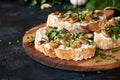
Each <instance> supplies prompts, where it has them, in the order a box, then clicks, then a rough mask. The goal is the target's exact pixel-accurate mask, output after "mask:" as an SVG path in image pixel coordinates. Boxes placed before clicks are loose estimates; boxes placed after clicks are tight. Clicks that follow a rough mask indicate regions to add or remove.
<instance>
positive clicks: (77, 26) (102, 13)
mask: <svg viewBox="0 0 120 80" xmlns="http://www.w3.org/2000/svg"><path fill="white" fill-rule="evenodd" d="M113 15H114V10H91V9H86V10H83V11H79V12H77V13H75V12H71V11H68V12H66V13H62V12H54V13H51V14H50V15H48V18H47V26H52V27H59V26H62V27H64V28H65V29H67V30H69V31H71V32H78V33H79V32H89V31H94V30H96V29H93V28H92V29H91V25H92V26H93V25H94V28H97V27H98V24H99V22H101V21H102V20H104V19H110V18H111V17H112V16H113ZM97 30H98V29H97Z"/></svg>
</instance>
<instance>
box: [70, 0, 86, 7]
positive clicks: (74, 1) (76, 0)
mask: <svg viewBox="0 0 120 80" xmlns="http://www.w3.org/2000/svg"><path fill="white" fill-rule="evenodd" d="M70 2H71V4H73V5H75V6H82V5H84V4H85V3H86V2H87V0H70Z"/></svg>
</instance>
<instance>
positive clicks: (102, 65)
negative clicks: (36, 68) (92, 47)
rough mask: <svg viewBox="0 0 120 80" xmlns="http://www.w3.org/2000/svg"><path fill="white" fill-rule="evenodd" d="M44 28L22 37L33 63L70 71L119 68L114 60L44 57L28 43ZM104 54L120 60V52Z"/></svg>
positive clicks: (117, 62)
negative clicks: (77, 59)
mask: <svg viewBox="0 0 120 80" xmlns="http://www.w3.org/2000/svg"><path fill="white" fill-rule="evenodd" d="M44 26H45V24H41V25H38V26H35V27H33V28H31V29H30V30H28V31H26V33H25V35H24V36H23V47H24V49H25V51H26V53H27V55H28V56H30V57H31V58H32V59H34V60H35V61H37V62H39V63H41V64H43V65H46V66H50V67H53V68H58V69H63V70H70V71H97V70H110V69H115V68H119V67H120V61H116V60H115V59H111V60H107V59H102V58H100V57H97V56H95V57H93V58H91V59H88V60H82V61H73V60H61V59H59V58H50V57H47V56H45V55H44V54H43V53H42V52H39V51H37V50H36V49H35V48H34V44H30V43H29V42H30V41H31V38H30V37H31V36H35V32H36V30H37V29H39V28H41V27H44ZM105 52H107V53H110V54H112V55H113V56H115V57H116V58H117V59H120V50H119V51H117V52H115V53H114V54H113V53H112V52H111V50H108V51H105Z"/></svg>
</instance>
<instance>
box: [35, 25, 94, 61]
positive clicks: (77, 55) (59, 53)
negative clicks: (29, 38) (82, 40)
mask: <svg viewBox="0 0 120 80" xmlns="http://www.w3.org/2000/svg"><path fill="white" fill-rule="evenodd" d="M46 29H47V27H43V28H40V29H38V30H37V32H36V38H35V48H36V49H37V50H38V51H40V52H43V54H44V55H46V56H49V57H58V58H60V59H65V60H75V61H78V60H83V59H89V58H91V57H93V56H94V55H95V48H96V46H95V45H89V44H81V46H77V47H76V48H72V47H67V48H65V47H64V45H62V44H60V45H59V47H56V48H53V47H51V45H50V44H49V43H48V37H47V36H46ZM41 41H46V42H44V43H42V42H41Z"/></svg>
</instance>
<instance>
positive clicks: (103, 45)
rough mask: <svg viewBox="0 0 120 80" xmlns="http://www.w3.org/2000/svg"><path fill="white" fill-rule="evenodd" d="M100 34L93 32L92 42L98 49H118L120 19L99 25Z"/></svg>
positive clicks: (119, 42) (115, 18) (113, 19)
mask: <svg viewBox="0 0 120 80" xmlns="http://www.w3.org/2000/svg"><path fill="white" fill-rule="evenodd" d="M99 27H100V28H101V30H100V32H99V33H97V32H94V42H95V43H96V45H97V47H98V48H100V49H104V50H106V49H113V48H117V47H120V17H113V18H112V19H110V20H106V21H104V22H103V23H101V24H100V25H99Z"/></svg>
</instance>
